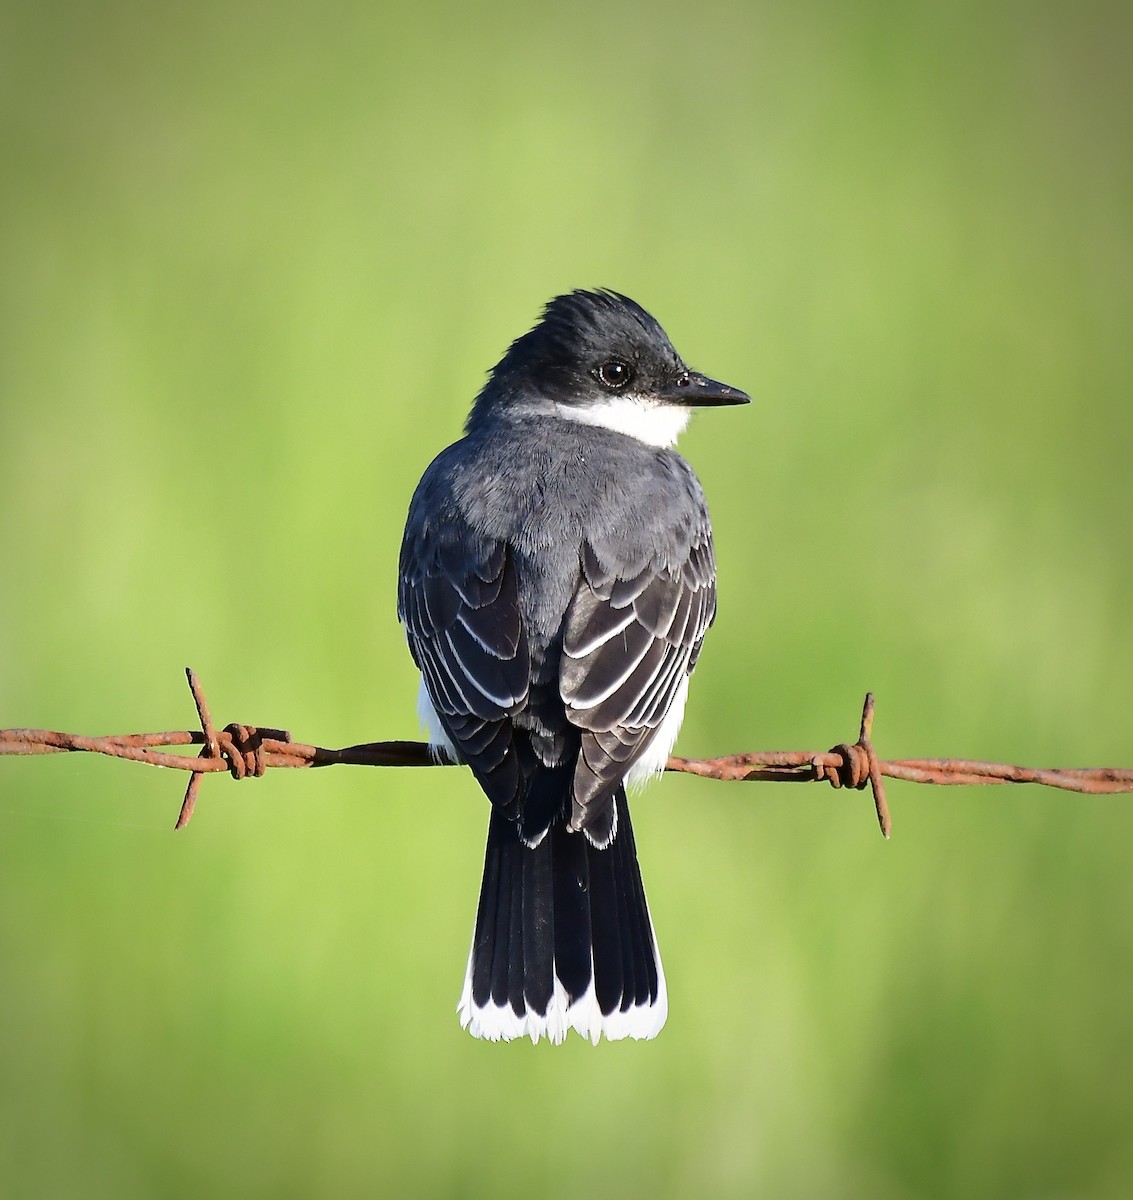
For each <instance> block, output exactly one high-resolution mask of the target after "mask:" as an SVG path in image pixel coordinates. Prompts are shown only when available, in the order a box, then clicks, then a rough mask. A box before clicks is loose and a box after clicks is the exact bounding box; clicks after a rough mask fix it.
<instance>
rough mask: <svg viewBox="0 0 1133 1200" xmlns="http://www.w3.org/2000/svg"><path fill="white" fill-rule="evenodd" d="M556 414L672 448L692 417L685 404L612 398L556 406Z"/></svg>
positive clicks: (647, 442) (643, 397)
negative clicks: (590, 402)
mask: <svg viewBox="0 0 1133 1200" xmlns="http://www.w3.org/2000/svg"><path fill="white" fill-rule="evenodd" d="M555 411H556V413H557V414H558V415H559V416H560V417H565V418H566V419H567V420H568V421H577V422H579V424H580V425H600V426H601V427H602V428H603V429H612V430H614V431H615V432H616V433H624V434H628V435H629V436H630V437H632V438H637V440H638V441H639V442H645V443H646V445H649V446H672V445H673V444H674V443H675V442H676V440H677V438H679V437H680V435H681V434H682V433H683V432H684V428H685V426H686V425H687V424H688V420H689V417H690V416H691V415H692V413H691V412H690V410H689V409H687V408H686V407H685V406H684V405H683V404H658V403H657V401H656V400H651V399H649V398H648V397H647V396H635V395H632V394H627V395H625V396H611V397H610V398H609V399H608V400H602V401H600V402H599V403H597V404H582V405H574V404H556V405H555Z"/></svg>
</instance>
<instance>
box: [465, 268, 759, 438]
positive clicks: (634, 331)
mask: <svg viewBox="0 0 1133 1200" xmlns="http://www.w3.org/2000/svg"><path fill="white" fill-rule="evenodd" d="M749 400H750V397H749V396H748V395H747V394H746V393H744V392H741V391H740V390H739V389H738V388H733V387H729V386H728V385H727V384H724V383H718V382H717V381H716V380H714V379H709V378H708V377H707V376H705V375H701V374H700V373H699V372H697V371H691V370H689V368H688V367H687V366H686V365H685V362H684V360H683V359H682V358H681V356H680V355H679V354H678V353H677V352H676V350H675V349H674V348H673V344H672V342H670V341H669V338H668V336H667V335H666V333H665V331H664V330H663V329H662V328H661V326H660V325H659V324H658V323H657V321H656V320H655V319H654V318H653V317H651V316H650V315H649V313H647V312H646V311H645V309H643V308H642V307H641V306H640V305H639V304H636V303H635V302H634V301H633V300H631V299H630V298H629V297H628V296H622V295H620V294H619V293H618V292H610V291H604V290H603V291H596V292H586V291H575V292H569V293H567V294H566V295H563V296H556V297H555V299H554V300H552V301H551V302H550V303H549V304H548V305H547V307H546V308H545V309H544V310H543V316H542V319H541V320H540V321H539V323H538V324H537V325H536V326H535V328H534V329H532V330H530V332H528V333H525V334H524V335H523V336H522V337H520V338H517V339H516V340H515V341H514V342H513V343H512V344H511V346H510V347H509V349H508V352H507V353H506V354H505V355H504V357H503V358H502V359H501V360H500V361H499V362H498V363H497V364H496V366H495V368H494V369H493V371H492V374H491V376H490V378H489V379H488V382H487V384H485V386H484V388H483V390H482V391H481V393H480V395H479V396H478V397H477V399H476V404H475V407H474V408H473V410H472V413H471V415H470V416H469V419H468V428H469V429H470V430H471V429H472V428H473V427H474V426H475V425H476V424H477V423H478V422H479V421H480V420H483V419H487V418H488V417H489V415H490V414H493V413H498V412H501V411H509V412H514V413H524V414H530V415H533V416H539V415H545V416H557V417H560V418H565V419H567V420H574V421H579V422H581V423H583V424H586V425H599V426H603V427H605V428H608V429H612V430H615V431H616V432H618V433H623V434H628V435H629V436H631V437H636V438H638V439H639V440H640V441H643V442H647V443H649V444H650V445H654V446H671V445H672V444H673V442H675V441H676V439H677V437H678V435H679V434H680V433H681V431H682V430H683V429H684V427H685V425H686V424H687V423H688V419H689V416H690V414H691V409H692V408H695V407H702V406H710V405H711V406H717V405H726V404H747V403H748V402H749Z"/></svg>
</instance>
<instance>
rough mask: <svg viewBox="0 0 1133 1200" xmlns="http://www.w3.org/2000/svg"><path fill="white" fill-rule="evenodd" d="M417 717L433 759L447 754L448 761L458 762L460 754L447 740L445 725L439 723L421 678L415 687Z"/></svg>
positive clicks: (439, 720)
mask: <svg viewBox="0 0 1133 1200" xmlns="http://www.w3.org/2000/svg"><path fill="white" fill-rule="evenodd" d="M417 717H418V719H419V720H420V722H421V727H422V728H423V729H424V730H425V732H426V734H428V737H429V752H430V753H431V754H432V756H433V757H434V758H435V759H440V758H441V757H443V756H447V757H448V759H449V761H450V762H460V755H459V753H457V749H456V747H455V746H454V745H453V744H452V742H451V741H449V736H448V734H447V733H445V727H444V726H443V725H442V724H441V719H440V717H438V716H437V710H436V709H435V708H434V707H433V701H432V698H431V697H430V695H429V689H428V688H427V687H426V686H425V680H424V679H422V680H421V686H420V687H419V688H418V689H417Z"/></svg>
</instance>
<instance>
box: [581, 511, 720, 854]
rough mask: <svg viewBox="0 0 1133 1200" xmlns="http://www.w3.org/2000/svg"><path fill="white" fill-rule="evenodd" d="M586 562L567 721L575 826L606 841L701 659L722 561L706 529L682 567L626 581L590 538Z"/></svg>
mask: <svg viewBox="0 0 1133 1200" xmlns="http://www.w3.org/2000/svg"><path fill="white" fill-rule="evenodd" d="M581 567H582V571H581V577H580V580H579V585H578V589H577V591H576V592H575V596H574V599H573V601H572V603H571V607H570V611H569V613H568V616H567V621H566V627H565V630H564V638H563V656H562V660H561V663H560V667H559V687H560V690H561V693H562V697H563V701H564V702H565V704H566V707H567V718H568V720H569V721H570V723H571V724H572V725H574V726H575V727H577V728H578V729H580V730H582V747H581V753H580V754H579V758H578V763H577V765H576V767H575V775H574V804H573V809H572V813H571V826H572V827H573V828H575V829H583V828H584V829H586V830H587V831H588V833H589V834H590V836H591V838H592V840H593V841H594V842H595V843H596V844H598V845H603V844H605V843H606V842H607V841H608V840H609V838H610V836H612V834H613V832H614V830H613V821H614V805H613V797H614V793H615V792H616V790H617V787H618V785H619V784H620V783H621V781H622V780H623V779H624V778H625V775H626V773H627V771H629V769H630V768H631V767H632V766H633V764H634V763H635V762H636V761H637V759H638V758H640V757H641V755H642V754H643V752H644V751H645V750H646V749H647V748H648V745H649V742H650V740H651V739H652V737H653V735H654V734H655V733H656V732H657V729H658V727H659V726H660V725H661V723H662V722H663V721H664V719H665V716H666V714H667V713H668V711H669V708H670V706H671V705H672V703H673V700H674V698H675V697H676V694H677V691H678V689H679V688H680V686H681V683H682V682H683V680H684V679H685V677H686V676H687V675H688V674H689V672H690V671H691V670H692V669H693V667H694V666H695V665H696V660H697V657H698V655H699V654H700V647H701V643H702V642H703V640H704V634H705V631H706V630H707V629H708V626H709V625H711V623H712V621H713V618H714V617H715V615H716V563H715V558H714V556H713V552H712V538H711V535H710V533H709V532H708V529H707V527H706V526H705V527H702V529H701V530H700V531H699V532H698V533H697V534H695V535H694V536H693V538H692V541H691V545H690V546H689V550H688V555H687V557H686V558H685V561H684V562H682V563H680V564H678V565H671V566H668V567H666V568H664V569H661V570H657V569H656V567H654V566H651V565H647V566H646V567H645V568H644V569H643V570H641V571H640V572H639V573H637V574H635V575H633V576H632V577H630V578H621V577H620V576H619V574H618V572H617V571H616V570H615V569H614V568H613V567H611V566H607V565H606V564H604V563H603V562H602V560H601V558H600V557H599V556H598V554H597V553H595V551H594V549H593V548H592V547H591V546H590V545H589V544H586V545H584V546H583V551H582V562H581Z"/></svg>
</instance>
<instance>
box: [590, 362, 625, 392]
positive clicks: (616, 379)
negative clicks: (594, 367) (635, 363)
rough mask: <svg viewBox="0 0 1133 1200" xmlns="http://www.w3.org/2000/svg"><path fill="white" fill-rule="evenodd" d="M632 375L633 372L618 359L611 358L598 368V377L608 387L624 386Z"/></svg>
mask: <svg viewBox="0 0 1133 1200" xmlns="http://www.w3.org/2000/svg"><path fill="white" fill-rule="evenodd" d="M632 377H633V372H632V371H631V370H630V369H629V367H628V366H627V364H626V363H624V362H622V361H621V360H620V359H616V358H611V359H610V361H609V362H604V363H603V364H602V365H601V366H600V367H599V368H598V379H599V381H600V382H602V383H603V384H605V385H606V387H608V388H624V387H625V385H626V384H627V383H629V381H630V379H631V378H632Z"/></svg>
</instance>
